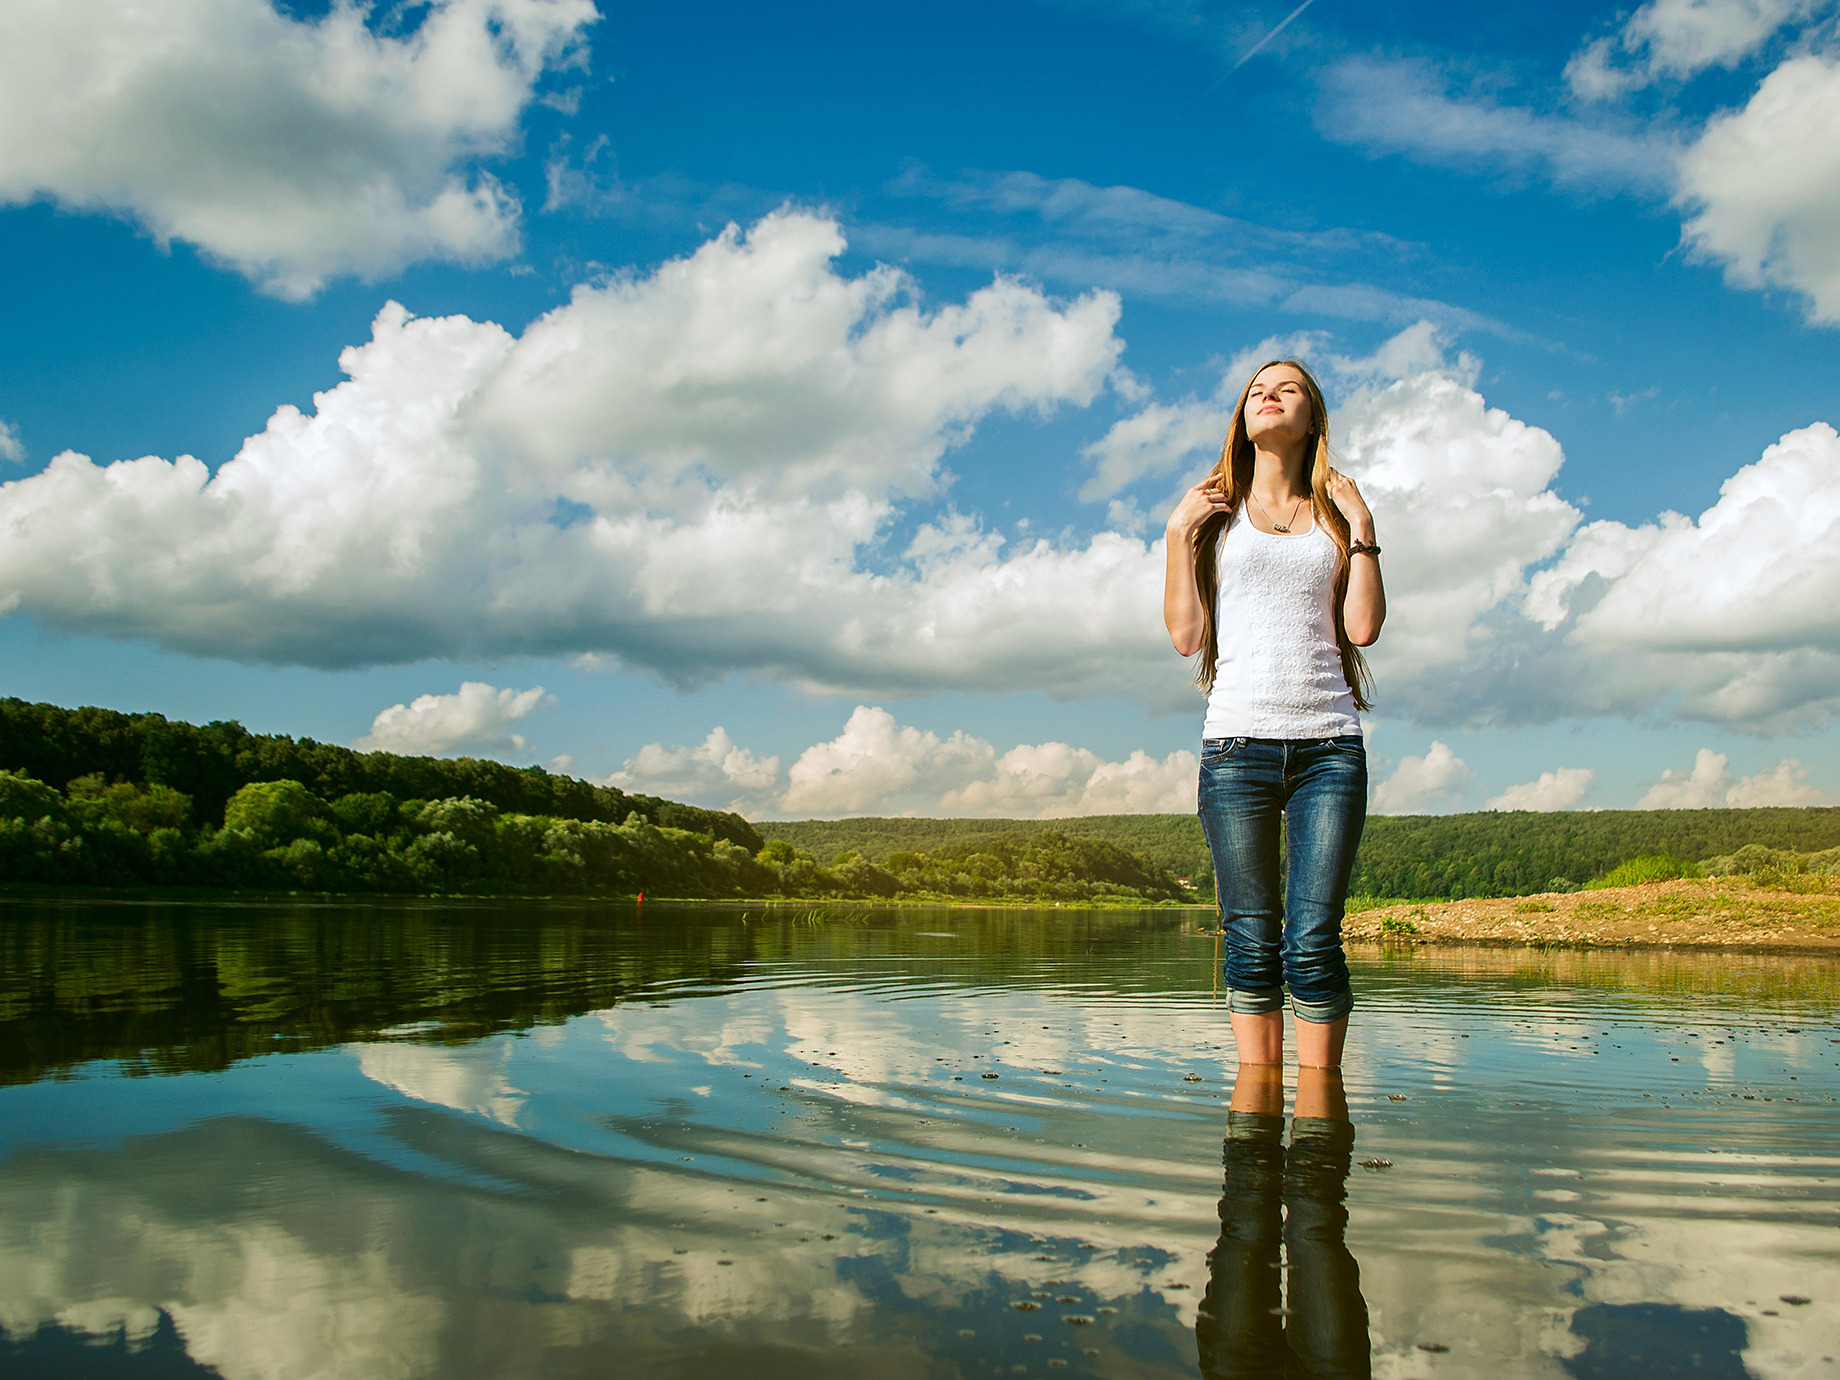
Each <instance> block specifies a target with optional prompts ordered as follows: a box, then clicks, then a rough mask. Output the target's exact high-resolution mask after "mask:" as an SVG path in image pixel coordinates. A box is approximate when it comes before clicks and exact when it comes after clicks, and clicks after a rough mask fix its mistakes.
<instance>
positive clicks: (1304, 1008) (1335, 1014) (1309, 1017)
mask: <svg viewBox="0 0 1840 1380" xmlns="http://www.w3.org/2000/svg"><path fill="white" fill-rule="evenodd" d="M1229 1009H1230V1010H1231V1009H1234V1008H1231V1007H1230V1008H1229ZM1352 1010H1354V993H1353V992H1341V993H1338V994H1337V995H1335V996H1333V997H1330V998H1329V1000H1328V1001H1299V1000H1298V999H1297V994H1296V993H1295V992H1293V993H1291V1011H1292V1012H1293V1013H1294V1014H1295V1015H1296V1017H1297V1019H1298V1020H1300V1021H1306V1022H1308V1023H1309V1024H1310V1025H1333V1024H1335V1022H1337V1021H1339V1020H1341V1019H1342V1018H1343V1017H1344V1016H1346V1015H1347V1014H1348V1013H1349V1012H1350V1011H1352Z"/></svg>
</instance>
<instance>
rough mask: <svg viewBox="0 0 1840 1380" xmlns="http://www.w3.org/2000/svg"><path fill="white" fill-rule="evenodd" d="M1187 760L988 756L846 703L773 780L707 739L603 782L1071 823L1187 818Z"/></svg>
mask: <svg viewBox="0 0 1840 1380" xmlns="http://www.w3.org/2000/svg"><path fill="white" fill-rule="evenodd" d="M1199 770H1200V764H1199V762H1198V761H1197V759H1196V757H1195V755H1194V753H1192V752H1186V751H1177V752H1172V753H1170V754H1169V755H1168V756H1166V757H1162V758H1157V757H1153V756H1151V755H1150V754H1149V753H1147V752H1144V751H1143V750H1142V749H1138V750H1136V751H1133V752H1132V753H1131V754H1130V755H1129V756H1127V757H1125V758H1124V759H1123V760H1122V761H1109V760H1107V759H1105V758H1103V757H1100V756H1099V755H1098V754H1097V753H1094V752H1091V751H1089V750H1087V749H1085V748H1076V747H1072V746H1070V745H1069V744H1066V743H1054V742H1049V743H1035V744H1026V743H1025V744H1021V745H1018V746H1016V747H1014V748H1011V749H1010V750H1009V751H1008V752H1005V753H1002V754H999V753H998V752H997V750H996V748H995V747H994V746H993V745H992V744H991V743H990V742H989V741H988V740H987V739H984V738H977V737H973V736H971V735H970V734H967V733H965V732H963V731H962V730H961V731H957V732H954V733H952V734H951V735H949V736H947V737H941V736H940V735H939V734H937V733H933V732H931V731H929V730H926V729H920V728H915V727H913V726H911V725H905V724H902V723H900V722H898V721H897V720H896V719H895V717H894V715H892V714H890V713H889V712H888V711H887V710H885V709H882V708H879V707H873V706H870V705H858V706H857V707H856V709H855V710H854V711H853V712H852V713H851V715H850V718H849V720H848V722H847V723H845V724H844V727H843V730H842V732H840V733H839V734H838V735H837V736H836V737H835V738H832V739H828V740H827V741H825V742H821V743H814V744H812V745H811V746H810V747H808V748H806V749H805V751H804V752H802V753H800V754H799V757H798V760H797V761H795V762H794V763H793V764H792V766H791V768H790V769H788V770H787V771H785V772H781V770H780V763H779V758H777V757H766V758H761V757H757V756H755V754H753V753H752V752H749V751H748V750H747V749H745V748H741V747H739V746H737V745H736V744H735V743H734V741H733V740H732V739H730V738H729V736H728V734H727V733H725V732H723V730H721V729H719V728H718V729H716V730H715V731H714V732H713V733H711V734H710V735H709V737H708V738H707V739H706V740H705V741H704V742H703V744H702V745H701V746H700V747H665V746H663V745H662V744H658V743H651V744H648V745H647V746H646V747H644V748H643V749H641V750H640V751H639V753H638V754H637V755H635V756H634V757H632V758H631V759H630V760H628V761H627V763H626V764H625V766H624V767H623V768H622V769H621V770H620V771H618V772H616V773H614V775H613V776H612V777H611V778H609V779H610V781H611V782H612V784H614V785H617V786H620V787H621V788H623V789H626V790H635V791H647V792H657V793H659V794H665V795H672V794H675V795H677V796H678V797H679V798H682V799H688V800H692V801H695V802H697V803H699V804H707V805H717V806H724V807H726V808H728V809H732V810H736V811H738V812H739V813H741V814H744V815H747V816H748V817H750V818H756V819H757V818H761V817H765V816H778V817H788V816H814V815H820V816H834V815H863V814H874V815H888V814H896V815H898V814H927V815H961V816H962V815H977V816H986V817H997V818H1009V819H1065V818H1070V817H1073V816H1076V815H1101V814H1168V813H1192V812H1193V811H1194V808H1195V786H1196V778H1197V775H1198V773H1199Z"/></svg>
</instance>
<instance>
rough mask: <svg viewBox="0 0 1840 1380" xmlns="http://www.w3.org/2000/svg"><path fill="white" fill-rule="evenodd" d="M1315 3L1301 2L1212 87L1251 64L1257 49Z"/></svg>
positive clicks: (1308, 0)
mask: <svg viewBox="0 0 1840 1380" xmlns="http://www.w3.org/2000/svg"><path fill="white" fill-rule="evenodd" d="M1315 3H1316V0H1303V3H1302V4H1301V5H1299V6H1297V8H1296V9H1294V10H1292V11H1291V12H1290V13H1289V14H1287V15H1285V16H1284V18H1282V19H1280V20H1279V21H1278V27H1277V28H1275V29H1273V30H1272V31H1271V32H1270V33H1268V34H1266V35H1265V37H1263V38H1261V39H1260V40H1259V41H1258V42H1257V43H1255V44H1253V45H1252V46H1251V47H1250V48H1248V49H1247V50H1246V52H1245V55H1244V56H1242V57H1241V58H1240V60H1239V61H1238V62H1236V63H1234V64H1233V65H1232V66H1231V67H1229V68H1228V69H1227V70H1226V73H1225V75H1223V76H1222V77H1221V78H1220V81H1217V82H1215V83H1214V86H1219V85H1220V82H1221V81H1225V80H1226V79H1227V77H1230V76H1232V75H1233V74H1234V73H1235V72H1237V71H1239V69H1240V68H1242V67H1244V66H1245V65H1246V64H1247V63H1248V62H1251V61H1252V59H1253V58H1254V57H1256V56H1257V55H1258V51H1259V49H1261V48H1263V47H1264V46H1265V45H1266V44H1267V43H1270V42H1271V41H1272V39H1274V38H1276V37H1277V36H1278V35H1279V34H1281V33H1283V32H1284V26H1285V25H1287V24H1289V23H1290V22H1291V20H1293V19H1295V18H1296V17H1297V16H1298V15H1300V14H1302V13H1303V12H1304V11H1305V10H1307V9H1309V7H1310V6H1311V5H1314V4H1315ZM1208 89H1209V90H1210V91H1211V90H1212V89H1213V87H1209V88H1208Z"/></svg>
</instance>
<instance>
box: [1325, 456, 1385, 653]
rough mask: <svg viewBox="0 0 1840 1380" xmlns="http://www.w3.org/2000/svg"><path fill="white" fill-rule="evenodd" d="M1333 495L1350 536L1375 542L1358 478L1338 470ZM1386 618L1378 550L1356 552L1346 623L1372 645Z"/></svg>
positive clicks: (1345, 601)
mask: <svg viewBox="0 0 1840 1380" xmlns="http://www.w3.org/2000/svg"><path fill="white" fill-rule="evenodd" d="M1329 497H1330V499H1331V500H1332V501H1333V502H1334V504H1335V506H1336V507H1337V508H1338V509H1340V510H1341V514H1342V516H1343V517H1345V518H1347V519H1348V539H1349V540H1350V541H1352V542H1357V543H1361V544H1363V545H1367V546H1372V545H1373V544H1374V515H1373V514H1372V513H1370V512H1369V511H1368V510H1367V502H1366V500H1365V499H1363V498H1362V497H1361V491H1360V490H1359V489H1357V488H1356V487H1355V484H1354V480H1352V479H1350V478H1349V477H1348V476H1347V475H1345V474H1341V473H1337V474H1333V475H1331V476H1330V477H1329ZM1384 622H1386V586H1385V585H1384V584H1382V583H1381V580H1380V558H1379V556H1378V554H1377V553H1376V554H1363V555H1359V556H1352V557H1350V558H1349V562H1348V593H1347V594H1345V595H1344V596H1343V597H1342V627H1343V628H1345V629H1347V632H1348V640H1349V641H1350V642H1352V643H1354V645H1355V646H1357V647H1371V646H1373V645H1374V643H1375V642H1377V641H1378V640H1379V638H1380V625H1381V624H1382V623H1384Z"/></svg>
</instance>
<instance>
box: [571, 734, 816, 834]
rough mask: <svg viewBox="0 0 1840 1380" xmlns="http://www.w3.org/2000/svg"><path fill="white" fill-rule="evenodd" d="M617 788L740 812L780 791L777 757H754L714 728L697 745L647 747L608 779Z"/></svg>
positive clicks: (750, 811)
mask: <svg viewBox="0 0 1840 1380" xmlns="http://www.w3.org/2000/svg"><path fill="white" fill-rule="evenodd" d="M607 784H608V785H610V786H618V787H619V788H620V789H621V790H626V791H637V792H640V793H642V794H656V795H662V796H667V797H669V798H671V799H673V800H695V801H708V802H710V803H713V804H718V805H720V806H721V807H722V808H724V809H730V810H735V811H737V812H738V813H742V814H757V813H759V810H760V801H761V800H762V799H766V798H770V797H772V796H773V795H775V794H777V793H778V791H779V789H780V788H781V784H782V782H781V776H780V769H779V758H777V757H756V756H755V755H754V754H753V753H752V752H750V751H748V750H747V749H746V748H744V747H741V746H739V745H738V744H737V743H736V742H735V740H734V739H733V738H731V737H729V736H728V730H727V729H725V728H723V727H722V726H721V725H720V724H718V725H717V726H716V727H715V728H713V729H711V730H710V733H709V736H708V737H707V738H705V739H703V741H702V742H700V743H698V744H697V745H696V746H695V747H670V748H668V747H665V746H664V745H663V744H661V743H647V744H646V745H645V746H644V747H642V748H640V749H639V752H638V754H637V755H636V756H634V757H632V758H630V759H628V761H627V763H626V765H625V766H624V767H622V768H621V769H620V770H619V771H616V772H615V773H613V775H612V776H610V777H608V778H607Z"/></svg>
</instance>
